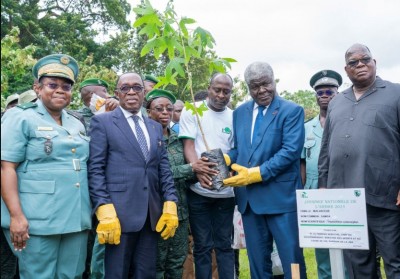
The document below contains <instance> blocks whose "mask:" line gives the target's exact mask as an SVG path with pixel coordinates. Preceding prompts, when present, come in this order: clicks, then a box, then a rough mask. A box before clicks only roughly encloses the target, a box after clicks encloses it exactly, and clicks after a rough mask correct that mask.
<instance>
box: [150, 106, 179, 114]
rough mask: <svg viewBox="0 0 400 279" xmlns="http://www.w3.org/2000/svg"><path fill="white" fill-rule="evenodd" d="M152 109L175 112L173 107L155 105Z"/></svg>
mask: <svg viewBox="0 0 400 279" xmlns="http://www.w3.org/2000/svg"><path fill="white" fill-rule="evenodd" d="M152 110H155V111H156V112H160V113H161V112H164V110H166V111H167V112H173V111H174V108H173V107H154V108H152Z"/></svg>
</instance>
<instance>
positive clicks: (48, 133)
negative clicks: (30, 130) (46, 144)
mask: <svg viewBox="0 0 400 279" xmlns="http://www.w3.org/2000/svg"><path fill="white" fill-rule="evenodd" d="M58 135H59V134H58V132H57V131H35V137H36V138H43V139H45V140H47V139H52V138H54V137H57V136H58Z"/></svg>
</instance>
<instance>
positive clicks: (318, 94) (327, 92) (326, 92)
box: [315, 89, 336, 97]
mask: <svg viewBox="0 0 400 279" xmlns="http://www.w3.org/2000/svg"><path fill="white" fill-rule="evenodd" d="M335 93H336V92H335V91H332V90H329V89H328V90H318V91H317V92H315V94H316V95H317V96H318V97H322V96H323V95H324V94H325V95H326V96H328V97H330V96H332V95H335Z"/></svg>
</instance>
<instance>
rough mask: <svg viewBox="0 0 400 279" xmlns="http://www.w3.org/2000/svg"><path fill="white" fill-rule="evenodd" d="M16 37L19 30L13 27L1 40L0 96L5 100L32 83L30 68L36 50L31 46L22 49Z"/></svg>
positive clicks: (33, 61) (27, 87) (33, 62)
mask: <svg viewBox="0 0 400 279" xmlns="http://www.w3.org/2000/svg"><path fill="white" fill-rule="evenodd" d="M18 35H19V29H18V28H17V27H15V28H13V29H12V30H11V31H10V34H9V35H6V36H5V37H4V38H2V39H1V95H2V96H3V97H5V98H6V97H7V96H8V95H10V94H12V93H16V92H22V91H25V90H27V89H29V88H30V87H31V85H32V83H33V77H32V66H33V65H34V64H35V62H36V60H35V59H34V58H33V57H32V54H33V53H34V51H35V49H36V48H35V47H34V46H32V45H29V46H26V47H24V48H22V47H21V46H20V45H19V44H18V42H19V37H18ZM27 84H29V86H27ZM9 88H11V90H9Z"/></svg>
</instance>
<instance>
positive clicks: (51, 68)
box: [32, 54, 79, 83]
mask: <svg viewBox="0 0 400 279" xmlns="http://www.w3.org/2000/svg"><path fill="white" fill-rule="evenodd" d="M32 72H33V76H34V77H35V78H37V79H40V78H41V77H61V78H66V79H69V80H70V81H72V83H75V81H76V79H77V78H78V74H79V67H78V63H77V62H76V61H75V59H74V58H72V57H71V56H69V55H66V54H51V55H48V56H45V57H43V58H41V59H40V60H39V61H38V62H36V64H35V66H33V69H32Z"/></svg>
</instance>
